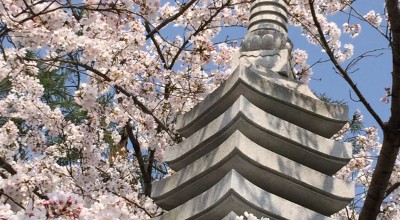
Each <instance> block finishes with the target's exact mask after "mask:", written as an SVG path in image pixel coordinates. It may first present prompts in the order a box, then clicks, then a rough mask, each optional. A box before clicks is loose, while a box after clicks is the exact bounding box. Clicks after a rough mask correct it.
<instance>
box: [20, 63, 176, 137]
mask: <svg viewBox="0 0 400 220" xmlns="http://www.w3.org/2000/svg"><path fill="white" fill-rule="evenodd" d="M21 59H25V60H28V61H36V62H41V63H46V62H53V61H55V62H62V63H69V64H73V65H77V66H79V67H82V68H85V69H87V70H89V71H91V72H92V73H94V74H96V75H97V76H99V77H101V78H102V79H103V80H105V81H106V82H112V79H111V78H110V77H109V76H107V75H106V74H104V73H102V72H100V71H99V70H97V69H95V68H93V67H91V66H89V65H87V64H83V63H80V62H77V61H74V60H61V59H52V60H49V59H35V58H27V57H24V58H21ZM113 87H114V88H115V89H116V90H117V91H119V92H121V93H122V94H124V95H125V96H127V97H130V98H132V100H133V103H134V104H135V105H136V106H137V107H138V108H139V109H140V110H142V111H143V113H145V114H148V115H150V116H151V117H152V118H153V119H154V121H155V122H156V123H157V125H158V126H160V128H161V129H162V130H164V131H166V132H167V133H168V134H169V135H170V136H171V138H172V139H174V140H175V139H177V138H178V135H177V134H175V133H174V132H173V131H171V130H170V129H169V128H168V127H167V126H166V125H165V124H164V123H163V122H162V121H161V120H160V119H158V118H157V117H156V116H155V115H154V114H153V111H151V110H150V109H149V108H147V107H146V105H145V104H143V103H142V102H141V101H140V100H139V99H138V98H137V97H136V96H134V95H133V94H131V93H130V92H128V91H127V90H126V89H124V88H123V87H121V86H119V85H113Z"/></svg>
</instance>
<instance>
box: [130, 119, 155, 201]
mask: <svg viewBox="0 0 400 220" xmlns="http://www.w3.org/2000/svg"><path fill="white" fill-rule="evenodd" d="M129 123H130V122H127V123H126V125H125V129H126V131H127V132H128V137H129V140H130V141H131V143H132V147H133V150H134V151H135V154H136V159H137V161H138V163H139V169H140V172H141V173H142V177H143V182H144V194H145V195H146V196H150V194H151V188H152V179H151V173H149V172H148V170H149V169H148V168H146V165H145V163H144V160H143V154H142V149H141V147H140V143H139V141H138V139H137V138H136V137H135V135H134V134H133V128H132V126H131V125H130V124H129ZM150 170H151V169H150Z"/></svg>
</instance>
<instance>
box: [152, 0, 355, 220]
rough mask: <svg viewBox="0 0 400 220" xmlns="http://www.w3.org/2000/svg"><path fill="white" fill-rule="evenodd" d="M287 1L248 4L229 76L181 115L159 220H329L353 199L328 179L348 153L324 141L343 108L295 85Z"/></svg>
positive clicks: (158, 190) (343, 185) (168, 156)
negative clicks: (240, 219)
mask: <svg viewBox="0 0 400 220" xmlns="http://www.w3.org/2000/svg"><path fill="white" fill-rule="evenodd" d="M287 13H288V12H287V2H286V1H284V0H255V1H254V2H253V3H252V7H251V17H250V24H249V27H248V34H247V36H246V37H245V39H244V42H243V45H242V48H241V50H240V53H239V56H238V61H237V67H236V69H235V71H234V72H233V74H232V75H231V76H230V77H229V78H228V79H227V80H226V81H225V82H224V83H223V84H222V85H221V86H220V87H219V88H218V89H216V90H215V91H214V92H213V93H211V94H210V95H209V96H208V97H207V98H206V99H205V100H204V101H203V102H202V103H200V104H198V105H197V106H196V107H194V108H193V109H192V110H191V111H189V112H187V113H186V114H184V115H181V116H180V117H179V118H178V121H177V128H178V132H179V133H180V134H181V135H182V136H183V137H185V138H186V139H185V140H184V141H182V142H181V143H179V144H177V145H175V146H172V147H170V148H168V149H167V151H166V152H165V161H166V162H167V163H168V165H169V166H170V168H171V169H173V170H175V171H176V173H175V174H174V175H172V176H169V177H167V178H165V179H163V180H160V181H157V182H154V185H153V191H152V194H151V196H152V198H153V199H154V201H155V202H156V204H157V205H159V206H160V207H161V208H163V209H165V210H167V212H166V213H164V214H163V215H162V216H159V217H158V219H165V220H183V219H201V220H219V219H235V218H236V216H240V215H243V213H244V212H246V211H247V212H249V213H253V214H254V215H256V216H257V217H259V218H260V217H268V218H270V219H329V217H328V216H330V215H332V214H334V213H336V212H338V211H339V210H341V209H343V208H344V207H346V205H347V204H348V203H349V202H350V201H351V200H352V199H353V197H354V184H353V183H351V182H346V181H343V180H339V179H335V178H333V177H332V175H333V174H335V173H336V172H337V171H338V170H339V169H341V168H342V167H343V166H345V165H346V164H347V163H348V162H349V160H350V159H351V156H352V146H351V144H349V143H341V142H337V141H334V140H332V139H330V138H331V137H332V135H334V134H335V133H336V132H338V131H339V130H340V129H341V128H342V127H343V125H344V124H345V123H346V122H347V120H348V107H347V106H344V105H332V104H328V103H326V102H323V101H321V100H319V99H318V98H317V97H316V96H315V95H314V94H313V93H312V92H311V91H310V90H309V88H308V86H307V85H304V84H301V83H299V82H297V81H295V80H294V79H293V78H294V77H293V75H292V73H291V68H290V64H289V56H290V52H291V48H292V45H291V42H290V40H289V39H288V37H287Z"/></svg>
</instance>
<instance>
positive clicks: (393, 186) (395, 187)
mask: <svg viewBox="0 0 400 220" xmlns="http://www.w3.org/2000/svg"><path fill="white" fill-rule="evenodd" d="M399 186H400V182H397V183H395V184H393V185H391V186H390V187H389V188H387V189H386V192H385V198H386V197H388V196H389V195H390V194H391V193H392V192H393V191H395V190H396V189H397V188H398V187H399Z"/></svg>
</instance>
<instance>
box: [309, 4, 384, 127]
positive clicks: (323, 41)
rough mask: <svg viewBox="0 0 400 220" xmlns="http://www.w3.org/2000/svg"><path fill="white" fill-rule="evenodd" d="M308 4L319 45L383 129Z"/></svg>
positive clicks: (382, 123) (312, 8) (379, 119)
mask: <svg viewBox="0 0 400 220" xmlns="http://www.w3.org/2000/svg"><path fill="white" fill-rule="evenodd" d="M308 2H309V5H310V11H311V16H312V18H313V21H314V24H315V27H316V28H317V30H318V34H319V42H320V43H321V46H322V47H323V49H324V50H325V51H326V53H327V54H328V56H329V58H330V60H331V62H332V63H333V65H334V66H335V68H336V69H337V70H338V71H339V73H340V74H341V75H342V77H343V78H344V79H345V81H346V82H347V83H348V84H349V85H350V87H351V88H352V89H353V91H354V92H355V93H356V95H357V97H358V98H359V99H360V102H361V103H363V105H364V106H365V108H366V109H367V111H368V112H369V113H370V114H371V115H372V117H373V118H374V119H375V121H376V122H377V123H378V125H379V126H380V127H381V128H382V129H384V128H385V123H384V122H383V121H382V119H381V118H380V117H379V115H378V114H377V113H376V111H375V110H374V109H373V108H372V106H371V105H370V104H369V102H368V101H367V99H366V98H365V97H364V95H363V94H362V93H361V91H360V90H359V89H358V87H357V85H356V84H355V83H354V81H353V80H352V79H351V78H350V76H349V74H348V73H347V72H346V71H345V70H344V69H343V67H342V66H341V65H340V64H339V62H338V61H337V59H336V58H335V55H334V53H333V51H332V50H331V48H330V47H329V44H328V42H327V40H326V38H325V36H324V32H323V30H322V28H321V25H320V23H319V21H318V18H317V15H316V12H315V8H314V0H308Z"/></svg>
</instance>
